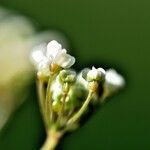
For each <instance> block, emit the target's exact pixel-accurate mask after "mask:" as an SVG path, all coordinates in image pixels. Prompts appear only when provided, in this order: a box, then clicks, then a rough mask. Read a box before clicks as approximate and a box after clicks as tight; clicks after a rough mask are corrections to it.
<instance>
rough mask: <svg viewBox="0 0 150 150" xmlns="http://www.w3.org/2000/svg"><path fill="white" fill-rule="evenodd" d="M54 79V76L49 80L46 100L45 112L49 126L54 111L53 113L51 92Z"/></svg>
mask: <svg viewBox="0 0 150 150" xmlns="http://www.w3.org/2000/svg"><path fill="white" fill-rule="evenodd" d="M53 79H54V75H52V76H51V77H50V78H49V80H48V85H47V90H46V100H45V112H46V119H47V122H48V126H49V125H50V121H52V120H53V111H52V92H51V84H52V81H53Z"/></svg>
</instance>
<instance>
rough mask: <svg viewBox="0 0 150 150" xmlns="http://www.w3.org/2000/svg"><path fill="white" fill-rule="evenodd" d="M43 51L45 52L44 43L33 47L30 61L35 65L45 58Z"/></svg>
mask: <svg viewBox="0 0 150 150" xmlns="http://www.w3.org/2000/svg"><path fill="white" fill-rule="evenodd" d="M45 52H46V45H45V44H41V45H39V46H37V47H35V48H34V49H33V51H32V53H31V61H32V62H33V63H34V64H35V65H37V64H38V63H40V62H41V61H43V60H45V59H47V58H46V56H45Z"/></svg>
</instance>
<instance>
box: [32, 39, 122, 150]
mask: <svg viewBox="0 0 150 150" xmlns="http://www.w3.org/2000/svg"><path fill="white" fill-rule="evenodd" d="M31 58H32V61H33V63H34V64H35V66H36V68H37V76H38V83H37V84H38V85H37V87H38V93H39V102H40V107H41V112H42V114H43V120H44V123H45V128H46V131H47V135H48V139H47V141H46V142H45V144H44V146H43V150H47V149H54V148H55V146H56V144H57V142H58V140H59V138H60V137H61V136H62V135H63V134H64V133H66V132H67V131H72V130H74V129H76V128H77V127H79V125H80V122H81V120H82V117H83V116H84V115H86V112H87V110H88V109H89V106H90V105H93V106H94V105H99V104H101V103H104V102H105V100H106V99H107V97H109V96H111V95H113V94H114V93H116V92H117V91H118V90H119V89H121V88H122V87H123V86H124V84H125V81H124V78H123V77H122V76H121V75H119V74H118V73H117V72H116V71H115V70H114V69H109V70H106V71H105V70H104V69H103V68H95V67H92V69H90V68H85V69H83V70H82V71H81V72H80V73H76V71H75V70H73V69H70V67H71V66H72V65H73V64H74V63H75V58H74V57H73V56H71V55H69V54H67V51H66V49H63V48H62V46H61V45H60V44H59V43H58V42H57V41H54V40H53V41H51V42H50V43H48V44H47V45H46V44H43V45H40V46H38V47H36V48H35V49H34V50H33V51H32V54H31ZM99 93H101V94H99ZM49 137H50V138H51V140H49ZM52 137H55V139H52ZM53 140H54V141H53Z"/></svg>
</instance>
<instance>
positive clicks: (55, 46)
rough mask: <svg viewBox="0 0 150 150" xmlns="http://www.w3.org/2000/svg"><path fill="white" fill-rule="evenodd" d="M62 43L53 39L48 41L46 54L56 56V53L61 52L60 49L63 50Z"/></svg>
mask: <svg viewBox="0 0 150 150" xmlns="http://www.w3.org/2000/svg"><path fill="white" fill-rule="evenodd" d="M61 48H62V46H61V44H59V43H58V42H57V41H55V40H53V41H51V42H49V43H48V45H47V52H46V56H47V57H48V58H49V57H53V58H55V57H56V55H57V54H58V53H59V51H61Z"/></svg>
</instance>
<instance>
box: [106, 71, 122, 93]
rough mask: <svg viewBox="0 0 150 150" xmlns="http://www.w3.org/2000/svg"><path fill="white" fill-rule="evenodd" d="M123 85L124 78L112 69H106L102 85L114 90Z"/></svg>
mask: <svg viewBox="0 0 150 150" xmlns="http://www.w3.org/2000/svg"><path fill="white" fill-rule="evenodd" d="M124 85H125V80H124V78H123V77H122V76H121V75H120V74H118V73H117V72H116V70H114V69H109V70H107V71H106V75H105V83H104V86H105V87H107V88H108V89H109V90H111V91H116V90H118V89H120V88H122V87H123V86H124Z"/></svg>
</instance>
